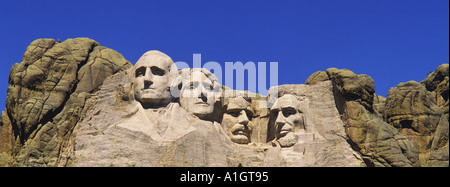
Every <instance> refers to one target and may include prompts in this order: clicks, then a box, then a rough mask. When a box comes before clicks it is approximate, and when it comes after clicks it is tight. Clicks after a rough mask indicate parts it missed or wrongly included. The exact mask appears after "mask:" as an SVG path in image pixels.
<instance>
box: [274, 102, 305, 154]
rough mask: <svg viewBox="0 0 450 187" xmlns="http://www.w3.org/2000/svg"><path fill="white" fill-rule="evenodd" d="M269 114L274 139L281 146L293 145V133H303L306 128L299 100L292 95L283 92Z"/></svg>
mask: <svg viewBox="0 0 450 187" xmlns="http://www.w3.org/2000/svg"><path fill="white" fill-rule="evenodd" d="M270 114H271V115H270V123H272V124H271V125H272V127H273V128H274V131H273V132H274V133H275V134H274V135H275V141H277V142H278V143H279V144H280V146H281V147H290V146H293V145H294V144H295V143H296V138H295V135H294V134H295V133H304V132H305V130H306V128H305V120H304V115H303V109H302V108H301V104H300V101H299V100H298V99H297V97H296V96H294V95H291V94H285V95H283V96H282V97H280V98H278V99H277V100H276V101H275V103H274V105H273V106H272V108H271V109H270Z"/></svg>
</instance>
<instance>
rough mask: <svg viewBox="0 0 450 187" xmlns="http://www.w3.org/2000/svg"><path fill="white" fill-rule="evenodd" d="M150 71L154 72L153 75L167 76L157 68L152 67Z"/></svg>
mask: <svg viewBox="0 0 450 187" xmlns="http://www.w3.org/2000/svg"><path fill="white" fill-rule="evenodd" d="M150 70H151V71H152V74H153V75H157V76H163V75H164V74H166V72H165V71H164V70H163V69H161V68H158V67H156V66H153V67H151V68H150Z"/></svg>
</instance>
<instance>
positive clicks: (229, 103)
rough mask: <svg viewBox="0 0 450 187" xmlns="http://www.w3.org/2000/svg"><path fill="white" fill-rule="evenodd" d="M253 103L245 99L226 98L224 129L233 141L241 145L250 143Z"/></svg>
mask: <svg viewBox="0 0 450 187" xmlns="http://www.w3.org/2000/svg"><path fill="white" fill-rule="evenodd" d="M250 105H251V103H250V101H249V100H246V99H244V97H241V96H239V97H236V98H226V99H225V112H224V114H223V117H222V127H223V128H224V130H225V132H226V133H227V135H228V136H229V137H230V139H231V141H233V142H235V143H239V144H247V143H250V134H251V128H250V127H249V122H250V120H251V118H252V116H253V111H252V109H251V107H250Z"/></svg>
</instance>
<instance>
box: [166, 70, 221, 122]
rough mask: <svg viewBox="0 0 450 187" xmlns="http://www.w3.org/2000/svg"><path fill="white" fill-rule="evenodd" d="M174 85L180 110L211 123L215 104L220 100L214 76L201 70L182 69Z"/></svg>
mask: <svg viewBox="0 0 450 187" xmlns="http://www.w3.org/2000/svg"><path fill="white" fill-rule="evenodd" d="M174 85H177V87H178V89H179V90H180V105H181V107H182V108H184V109H185V110H186V111H187V112H189V113H191V114H193V115H195V116H197V117H199V118H200V119H203V120H209V121H213V119H214V118H215V117H216V116H215V115H216V112H215V108H216V104H217V103H218V102H220V100H221V98H220V95H218V93H220V88H221V85H220V84H219V81H218V79H217V77H216V76H215V75H214V74H212V73H211V72H210V71H208V70H207V69H203V68H186V69H182V70H180V71H179V76H178V77H177V79H176V80H175V81H174ZM219 104H220V103H219Z"/></svg>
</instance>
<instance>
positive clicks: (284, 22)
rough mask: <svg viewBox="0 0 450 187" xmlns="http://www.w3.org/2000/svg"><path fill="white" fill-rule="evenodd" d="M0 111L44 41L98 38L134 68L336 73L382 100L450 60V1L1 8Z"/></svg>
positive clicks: (287, 79)
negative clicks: (254, 67) (263, 65)
mask: <svg viewBox="0 0 450 187" xmlns="http://www.w3.org/2000/svg"><path fill="white" fill-rule="evenodd" d="M0 36H1V37H0V63H1V68H0V71H1V73H0V110H2V109H3V108H4V105H5V100H6V92H7V87H8V75H9V70H10V68H11V66H12V65H13V64H14V63H19V62H20V61H21V59H22V56H23V53H24V52H25V49H26V47H27V46H28V45H29V44H30V43H31V42H32V41H33V40H35V39H37V38H54V39H58V38H60V39H61V41H64V40H66V39H67V38H75V37H89V38H92V39H94V40H96V41H97V42H99V43H100V44H101V45H103V46H106V47H109V48H112V49H114V50H116V51H118V52H119V53H121V54H122V55H123V56H124V57H125V58H126V59H127V60H129V61H130V62H132V63H133V64H134V63H135V62H136V61H137V60H138V58H139V57H140V56H141V55H142V54H143V53H144V52H146V51H148V50H152V49H157V50H160V51H162V52H164V53H166V54H168V55H169V56H171V57H172V59H173V60H174V61H185V62H188V63H192V54H193V53H202V62H203V63H205V62H208V61H216V62H219V63H224V62H227V61H233V62H235V61H242V62H247V61H254V62H259V61H266V62H270V61H277V62H279V64H278V68H279V77H278V82H279V84H303V83H304V82H305V80H306V79H307V78H308V77H309V76H310V75H311V74H312V73H314V72H316V71H320V70H326V69H327V68H330V67H336V68H347V69H350V70H352V71H353V72H355V73H357V74H368V75H370V76H371V77H372V78H373V79H374V80H375V85H376V93H377V94H379V95H382V96H386V95H387V93H388V90H389V88H390V87H395V86H397V84H398V83H400V82H406V81H409V80H415V81H421V80H423V79H425V78H426V76H427V73H428V72H430V71H434V70H435V69H436V68H437V67H438V66H439V65H440V64H443V63H448V62H449V1H448V0H289V1H283V0H277V1H268V0H252V1H243V0H239V1H235V0H226V1H225V0H223V1H221V0H217V1H212V0H201V1H200V0H189V1H185V0H177V1H175V0H164V1H162V0H161V1H144V0H142V1H134V0H126V1H125V0H124V1H113V0H109V1H99V0H88V1H84V0H76V1H66V0H52V1H49V0H40V1H36V0H33V1H28V0H27V1H19V0H2V1H0Z"/></svg>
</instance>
